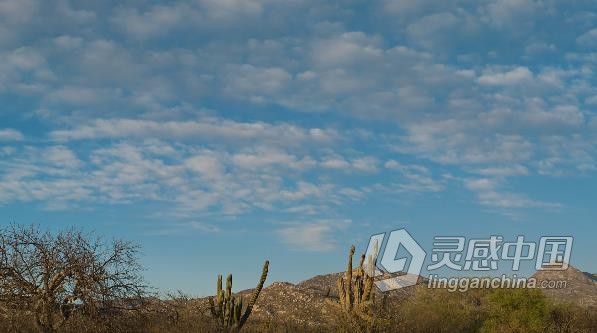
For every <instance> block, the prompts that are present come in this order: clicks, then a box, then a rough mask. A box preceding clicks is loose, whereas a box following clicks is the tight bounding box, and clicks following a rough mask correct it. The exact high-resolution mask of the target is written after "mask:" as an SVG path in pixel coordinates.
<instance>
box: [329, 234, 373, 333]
mask: <svg viewBox="0 0 597 333" xmlns="http://www.w3.org/2000/svg"><path fill="white" fill-rule="evenodd" d="M354 252H355V247H354V245H353V246H351V248H350V252H349V254H348V264H347V266H346V272H345V273H344V274H343V275H342V276H340V278H338V296H339V302H338V303H337V305H338V306H339V308H340V309H341V310H342V312H343V318H344V319H345V320H346V324H349V325H350V326H354V325H357V326H360V327H362V326H365V327H366V330H367V331H370V330H372V326H373V316H372V315H371V314H370V311H369V307H370V306H371V305H372V304H373V301H372V290H373V282H374V277H373V276H374V274H373V273H374V269H375V266H374V265H375V260H376V258H377V243H376V244H375V250H374V254H373V255H372V256H370V257H369V258H368V262H367V267H366V268H363V265H364V261H365V254H363V255H361V258H360V261H359V266H358V267H357V269H356V271H354V270H353V268H352V257H353V255H354ZM362 324H364V325H362Z"/></svg>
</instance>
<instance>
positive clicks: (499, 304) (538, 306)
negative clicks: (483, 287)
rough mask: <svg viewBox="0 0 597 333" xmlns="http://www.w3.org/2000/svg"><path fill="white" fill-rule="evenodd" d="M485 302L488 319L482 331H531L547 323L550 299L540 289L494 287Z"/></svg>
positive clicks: (542, 327) (544, 327) (540, 328)
mask: <svg viewBox="0 0 597 333" xmlns="http://www.w3.org/2000/svg"><path fill="white" fill-rule="evenodd" d="M486 302H487V304H486V307H487V314H488V319H486V320H485V322H484V323H483V327H482V328H481V332H511V333H517V332H520V333H527V332H528V333H532V332H542V331H544V330H545V329H546V327H547V326H548V322H549V320H550V318H549V302H548V299H547V297H546V296H545V295H544V294H543V293H542V292H541V290H539V289H528V288H516V289H494V290H491V291H490V292H489V294H488V295H487V297H486Z"/></svg>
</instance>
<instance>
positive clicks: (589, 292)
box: [533, 266, 597, 307]
mask: <svg viewBox="0 0 597 333" xmlns="http://www.w3.org/2000/svg"><path fill="white" fill-rule="evenodd" d="M533 277H535V278H536V279H537V286H541V283H543V281H546V282H545V283H547V284H549V283H548V282H550V281H552V283H551V286H552V287H553V288H549V287H548V288H543V292H545V293H546V294H547V295H548V296H551V297H553V298H554V299H556V300H558V301H564V302H570V303H576V304H578V305H581V306H588V307H597V276H596V275H595V274H591V273H586V272H582V271H580V270H578V269H576V268H575V267H572V266H569V267H568V269H567V270H563V271H555V270H545V271H537V272H536V273H535V274H533ZM553 281H556V282H557V281H564V282H565V285H563V286H562V285H560V286H557V283H556V282H553Z"/></svg>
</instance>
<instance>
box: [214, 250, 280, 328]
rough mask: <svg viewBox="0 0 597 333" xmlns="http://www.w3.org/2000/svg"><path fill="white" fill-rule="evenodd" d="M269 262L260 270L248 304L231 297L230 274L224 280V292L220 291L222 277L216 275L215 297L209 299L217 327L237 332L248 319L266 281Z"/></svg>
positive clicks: (240, 299)
mask: <svg viewBox="0 0 597 333" xmlns="http://www.w3.org/2000/svg"><path fill="white" fill-rule="evenodd" d="M268 269H269V261H267V260H266V261H265V263H264V264H263V269H262V270H261V278H260V279H259V283H258V284H257V287H255V289H253V293H252V294H251V298H250V299H249V303H247V304H246V307H245V304H244V302H243V298H242V297H236V296H233V295H232V274H228V277H227V278H226V290H225V291H224V290H223V289H222V275H221V274H219V275H218V282H217V291H216V296H215V297H210V298H209V306H210V310H211V314H212V315H213V317H214V318H216V320H217V322H218V325H219V326H220V327H221V328H222V329H225V330H227V331H229V332H238V331H240V329H241V328H242V327H243V325H244V324H245V323H246V322H247V319H249V316H250V315H251V311H253V306H255V302H257V298H258V297H259V293H261V289H263V284H264V283H265V280H266V279H267V272H268Z"/></svg>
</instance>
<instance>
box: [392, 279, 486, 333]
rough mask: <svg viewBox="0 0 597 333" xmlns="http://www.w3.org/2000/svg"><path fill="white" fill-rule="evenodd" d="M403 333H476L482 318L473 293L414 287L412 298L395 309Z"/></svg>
mask: <svg viewBox="0 0 597 333" xmlns="http://www.w3.org/2000/svg"><path fill="white" fill-rule="evenodd" d="M398 310H399V313H400V317H401V321H402V322H400V323H395V324H394V325H397V326H400V327H401V328H402V330H403V331H405V332H421V333H424V332H478V331H479V329H480V327H481V325H482V324H483V317H484V315H485V313H484V311H483V309H482V308H481V307H480V304H479V297H478V295H476V294H474V293H470V294H469V293H451V292H448V291H447V290H445V289H428V288H427V287H425V286H417V290H416V293H415V295H414V296H413V297H412V298H410V299H408V300H406V301H405V302H404V304H403V305H402V306H401V307H400V308H398Z"/></svg>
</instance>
